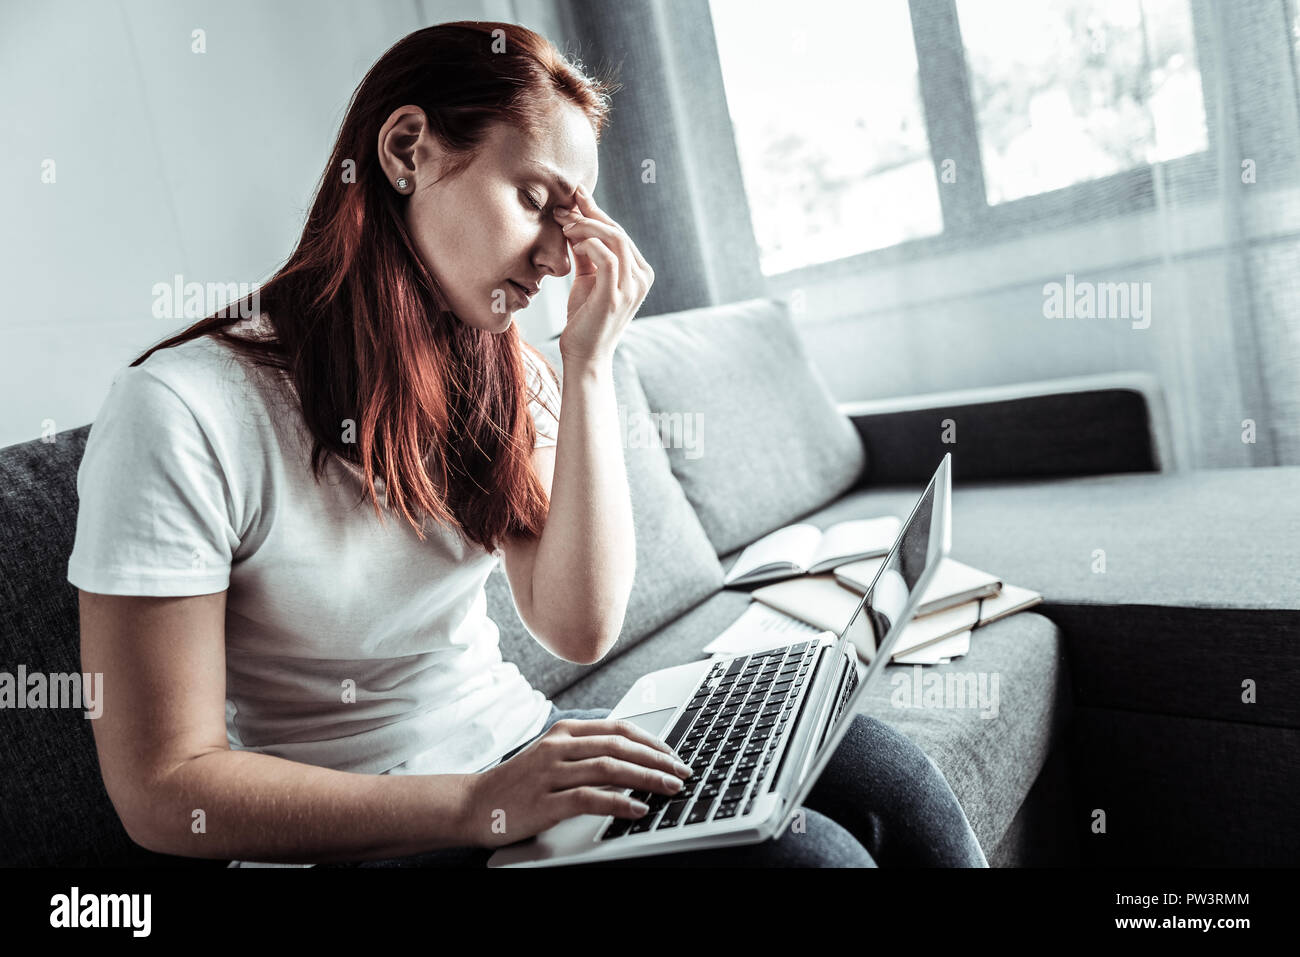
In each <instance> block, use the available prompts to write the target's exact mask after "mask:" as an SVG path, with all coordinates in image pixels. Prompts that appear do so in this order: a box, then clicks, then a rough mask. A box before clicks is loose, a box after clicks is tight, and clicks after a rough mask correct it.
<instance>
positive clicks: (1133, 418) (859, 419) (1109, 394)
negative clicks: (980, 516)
mask: <svg viewBox="0 0 1300 957" xmlns="http://www.w3.org/2000/svg"><path fill="white" fill-rule="evenodd" d="M839 408H840V411H841V412H843V413H844V414H845V415H847V416H848V417H849V418H850V419H851V420H852V421H853V424H854V426H855V427H856V428H857V430H858V434H859V435H860V436H861V437H862V442H863V445H864V446H865V447H866V451H867V467H866V469H865V470H864V472H863V477H862V480H861V482H862V484H865V483H870V484H873V485H888V484H915V483H920V482H925V481H926V480H927V479H928V478H929V477H930V476H931V475H932V474H933V473H934V469H935V466H936V465H937V464H938V462H939V460H940V459H941V458H942V457H943V454H944V453H945V452H951V453H952V458H953V477H954V478H961V479H965V480H967V481H975V480H981V479H1009V478H1035V477H1044V476H1064V475H1098V474H1108V473H1114V472H1159V471H1167V470H1169V469H1172V468H1174V462H1173V456H1172V446H1171V443H1170V441H1169V425H1168V416H1167V412H1166V409H1165V403H1164V397H1163V394H1162V392H1161V389H1160V386H1159V383H1158V382H1157V381H1156V379H1155V377H1154V376H1152V375H1150V374H1149V373H1145V372H1115V373H1105V374H1102V375H1090V376H1078V377H1074V378H1068V379H1052V380H1047V381H1043V382H1026V383H1020V384H1016V385H1007V386H988V387H984V388H979V389H963V390H960V391H954V392H935V393H930V394H927V395H916V396H905V397H902V398H898V399H871V400H867V401H862V402H844V403H840V405H839ZM945 438H947V439H948V441H945Z"/></svg>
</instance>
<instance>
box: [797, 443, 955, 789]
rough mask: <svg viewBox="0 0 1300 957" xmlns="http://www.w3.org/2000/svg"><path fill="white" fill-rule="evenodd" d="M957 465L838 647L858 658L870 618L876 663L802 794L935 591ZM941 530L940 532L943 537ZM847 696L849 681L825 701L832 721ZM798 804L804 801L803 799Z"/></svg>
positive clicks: (926, 500)
mask: <svg viewBox="0 0 1300 957" xmlns="http://www.w3.org/2000/svg"><path fill="white" fill-rule="evenodd" d="M951 461H952V457H951V455H945V456H944V457H943V461H942V462H940V463H939V467H938V469H937V470H936V471H935V473H934V476H933V477H932V478H931V479H930V484H929V485H928V486H927V487H926V489H925V491H924V492H923V493H922V494H921V497H920V499H918V501H917V503H916V506H915V508H913V510H912V514H911V515H910V516H908V519H907V521H906V522H904V523H903V527H902V529H901V531H900V532H899V534H898V538H897V539H896V540H895V541H894V546H893V548H892V549H891V550H890V552H889V554H888V555H887V556H886V557H885V560H884V562H883V563H882V564H881V566H880V570H879V571H878V572H877V573H876V578H875V580H874V581H873V582H872V583H871V586H870V587H869V588H868V589H867V593H866V594H865V595H863V596H862V600H861V601H860V602H859V603H858V607H857V608H856V609H855V610H854V612H853V615H852V616H851V617H850V618H849V620H848V622H847V623H846V624H845V626H844V630H843V631H842V632H840V637H839V640H838V641H837V642H836V643H835V646H834V652H835V654H834V656H833V657H832V658H831V659H830V660H831V661H839V660H842V658H843V657H844V655H845V653H846V651H847V653H848V654H849V655H851V656H854V660H856V654H857V652H856V651H855V650H854V648H853V647H852V645H851V642H850V638H849V636H850V634H853V633H854V629H855V628H856V627H858V624H859V623H858V619H859V617H862V616H865V617H866V619H867V623H868V624H869V625H870V631H872V632H873V633H874V634H875V639H876V653H875V655H873V656H872V659H871V663H870V665H869V666H868V667H867V670H866V671H865V673H863V675H862V677H861V678H860V680H859V681H858V684H857V687H856V688H855V689H854V690H853V692H852V695H851V697H849V700H847V701H845V707H844V710H843V711H842V712H841V713H840V716H839V720H838V721H836V722H835V723H834V724H833V725H831V724H830V722H829V721H827V722H826V724H827V727H826V733H825V734H823V735H822V736H821V738H820V741H819V743H818V746H817V747H816V748H814V749H812V751H811V752H810V754H809V760H808V762H807V763H806V764H805V766H804V767H805V771H806V772H811V774H810V775H809V776H808V777H801V785H800V787H799V791H801V792H806V790H807V789H808V788H810V787H811V786H812V781H813V780H815V778H816V775H817V774H819V773H820V771H821V768H822V767H824V766H825V762H826V761H827V760H828V759H829V757H830V752H832V751H833V750H834V748H835V747H836V746H838V744H839V742H840V740H841V739H842V738H843V736H844V732H845V731H846V730H847V728H848V725H849V723H850V722H851V721H852V720H853V716H854V714H855V713H856V712H857V710H858V709H857V703H858V701H859V699H860V698H861V695H862V692H863V689H864V688H865V687H866V686H867V685H868V684H869V683H870V681H871V679H872V677H873V676H874V675H875V674H876V672H878V671H879V670H880V669H881V668H883V667H884V666H885V665H886V664H888V663H889V658H890V656H891V655H892V653H893V647H894V645H895V644H896V643H897V641H898V636H899V635H900V634H901V633H902V631H903V630H904V628H905V627H906V626H907V623H908V621H910V620H911V618H912V614H913V612H914V611H915V609H916V606H917V605H918V604H920V597H921V591H923V590H924V589H925V588H927V587H929V583H930V580H931V579H932V578H933V576H934V568H935V566H937V565H938V564H939V562H940V561H941V560H942V558H943V555H944V554H946V553H947V551H948V548H949V540H950V537H951V529H950V522H951V519H950V514H951V513H950V508H951V505H950V502H951V489H952V478H951ZM936 531H938V532H939V533H940V535H939V536H938V538H937V539H936V536H935V532H936ZM846 677H847V672H846ZM846 694H848V689H847V683H846V684H845V685H842V686H841V687H840V688H839V689H835V690H834V692H833V693H831V694H829V695H828V696H827V697H826V698H825V700H824V701H823V707H824V708H825V711H824V712H823V713H824V715H825V716H826V717H827V718H828V717H829V715H830V714H831V713H833V709H834V708H835V707H836V706H838V704H839V702H840V701H841V700H843V699H844V697H845V695H846ZM823 720H824V719H823ZM810 778H811V780H810ZM798 800H802V797H800V798H798Z"/></svg>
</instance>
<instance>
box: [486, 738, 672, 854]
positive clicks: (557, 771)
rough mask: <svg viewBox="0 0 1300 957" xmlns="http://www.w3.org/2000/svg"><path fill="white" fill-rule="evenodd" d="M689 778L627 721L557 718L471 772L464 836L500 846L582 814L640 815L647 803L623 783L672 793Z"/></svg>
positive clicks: (663, 746)
mask: <svg viewBox="0 0 1300 957" xmlns="http://www.w3.org/2000/svg"><path fill="white" fill-rule="evenodd" d="M689 776H690V769H689V768H687V767H686V765H684V764H682V763H681V762H680V761H678V760H677V759H676V758H675V757H674V756H673V754H672V752H671V750H670V749H669V748H668V746H667V745H666V744H665V743H664V742H663V741H660V740H659V739H658V738H656V737H655V736H654V735H652V734H650V733H649V732H647V731H645V730H644V729H642V728H639V727H637V726H636V725H635V724H632V723H631V722H629V721H618V720H612V719H609V718H601V719H596V720H580V719H572V718H570V719H565V720H563V721H557V722H556V723H555V724H554V725H552V726H551V728H550V729H549V730H548V731H547V732H546V734H544V735H542V736H541V737H540V738H538V739H537V740H536V741H534V742H533V743H532V744H531V745H529V746H528V747H527V748H525V749H524V750H522V751H520V752H519V753H518V754H516V755H515V756H514V757H512V758H511V759H510V760H509V761H505V762H503V763H502V764H498V765H497V766H496V767H494V768H492V769H491V770H489V771H484V772H483V773H482V774H477V775H473V776H472V778H471V783H470V784H469V793H468V795H467V800H466V802H465V805H466V816H467V821H466V824H465V833H466V837H467V839H468V841H469V843H470V844H472V845H474V846H476V847H499V846H501V845H504V844H513V843H514V842H515V841H522V840H524V839H525V838H528V837H532V836H533V835H534V834H537V833H539V832H541V831H544V830H546V829H547V828H549V827H552V826H554V825H556V824H558V823H560V822H561V821H563V820H566V819H568V818H571V817H577V816H578V815H580V814H596V815H602V816H604V815H613V816H614V817H622V818H633V819H635V818H639V817H640V816H641V815H642V814H644V813H645V810H644V809H645V807H646V806H645V805H644V804H641V803H640V802H637V801H634V800H633V798H632V797H631V796H630V795H627V794H624V793H623V789H625V788H632V789H633V790H635V791H652V792H656V793H659V794H666V795H672V794H676V793H677V792H678V791H679V790H681V787H682V783H681V782H682V780H684V779H685V778H687V777H689ZM607 789H612V790H607Z"/></svg>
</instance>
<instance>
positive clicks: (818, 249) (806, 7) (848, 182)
mask: <svg viewBox="0 0 1300 957" xmlns="http://www.w3.org/2000/svg"><path fill="white" fill-rule="evenodd" d="M1193 2H1194V0H1052V2H1045V0H996V2H994V0H872V2H870V3H860V2H850V0H840V2H831V0H803V2H801V3H799V4H798V5H795V6H790V5H788V4H787V3H785V2H780V3H778V2H776V0H749V2H746V0H711V2H710V11H711V14H712V17H713V27H714V36H715V38H716V42H717V46H718V56H719V61H720V64H721V69H722V77H723V84H724V87H725V90H726V96H727V105H728V109H729V110H730V113H731V120H732V126H733V130H734V134H735V139H736V150H737V154H738V155H739V158H740V166H741V172H742V175H743V176H744V180H745V191H746V194H747V196H748V199H749V206H750V215H751V219H752V221H753V223H754V232H755V237H756V239H757V243H758V247H759V255H760V262H761V267H762V271H763V273H764V275H766V276H774V275H777V274H781V273H788V272H792V271H795V270H800V269H805V268H808V267H811V266H816V265H820V264H827V263H841V262H843V263H844V268H849V267H850V265H852V264H854V263H857V264H860V261H859V257H861V256H862V255H863V254H866V253H874V254H875V256H873V257H872V258H873V259H874V258H876V257H877V256H885V257H886V258H888V257H892V256H893V255H894V254H896V253H897V254H901V253H902V252H903V251H904V249H908V248H911V247H913V246H915V245H918V244H920V245H926V246H931V247H934V248H954V247H957V246H960V245H962V244H967V243H971V242H976V241H988V240H989V239H991V238H994V237H995V236H997V235H1003V234H1007V233H1010V232H1015V231H1023V230H1025V229H1033V228H1040V227H1041V226H1042V225H1043V223H1045V222H1048V221H1059V220H1060V218H1061V217H1062V215H1063V214H1068V215H1071V216H1075V215H1077V211H1078V209H1082V208H1087V209H1090V210H1094V211H1096V213H1097V215H1104V214H1106V211H1107V209H1108V202H1110V203H1111V204H1112V205H1113V204H1114V203H1118V202H1122V203H1123V204H1125V207H1126V208H1127V209H1130V210H1131V209H1133V208H1136V207H1137V206H1140V205H1141V204H1142V203H1144V202H1148V201H1151V200H1150V197H1151V196H1152V192H1151V189H1152V187H1151V164H1152V163H1155V162H1171V161H1173V162H1178V161H1182V162H1195V163H1204V162H1205V156H1206V150H1207V149H1208V143H1209V139H1210V137H1209V135H1208V131H1207V120H1206V108H1205V103H1204V96H1203V93H1202V78H1201V73H1200V69H1199V66H1198V63H1197V57H1196V43H1195V35H1194V31H1193V20H1192V9H1191V7H1192V4H1193ZM1297 35H1298V36H1300V26H1298V27H1297ZM1298 42H1300V41H1298ZM963 58H964V61H963ZM918 64H919V66H918ZM922 71H924V72H922ZM941 173H942V174H943V175H940V174H941ZM949 176H951V179H949V178H946V177H949ZM1103 180H1104V181H1105V182H1104V183H1103V182H1101V181H1103ZM941 182H942V185H941ZM1087 190H1092V191H1093V192H1092V193H1090V194H1089V197H1090V198H1091V200H1096V201H1087V202H1085V201H1084V200H1085V198H1086V197H1084V196H1083V195H1076V194H1079V193H1081V191H1087ZM1097 190H1102V191H1103V192H1102V193H1098V192H1097ZM1047 194H1051V195H1050V196H1049V195H1047ZM1099 197H1102V199H1099ZM895 247H898V248H895ZM886 250H888V252H885V251H886ZM847 261H852V262H847ZM836 268H839V267H836Z"/></svg>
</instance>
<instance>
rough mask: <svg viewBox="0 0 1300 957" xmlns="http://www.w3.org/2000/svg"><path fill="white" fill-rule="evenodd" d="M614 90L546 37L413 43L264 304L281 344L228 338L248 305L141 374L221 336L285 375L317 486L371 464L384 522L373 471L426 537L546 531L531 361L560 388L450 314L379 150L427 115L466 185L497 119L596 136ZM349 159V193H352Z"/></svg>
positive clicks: (349, 133) (379, 84) (341, 145)
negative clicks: (565, 122)
mask: <svg viewBox="0 0 1300 957" xmlns="http://www.w3.org/2000/svg"><path fill="white" fill-rule="evenodd" d="M616 88H617V87H616V86H615V85H613V84H612V83H610V82H608V81H605V80H593V79H591V78H589V77H587V76H586V75H585V74H584V73H583V72H582V68H581V64H575V63H571V62H570V61H569V60H567V59H565V58H564V57H563V56H562V55H561V54H560V53H559V51H558V50H556V48H555V47H554V46H553V45H552V44H551V43H550V41H548V40H546V39H545V38H544V37H541V36H539V35H538V34H536V33H534V32H532V31H531V30H527V29H525V28H523V27H521V26H517V25H515V24H510V23H492V22H458V23H444V24H439V25H437V26H432V27H426V28H425V29H422V30H417V31H416V32H414V33H412V34H410V35H409V36H407V37H405V38H403V39H402V40H400V41H398V42H397V43H396V44H394V45H393V46H392V47H391V48H390V49H389V50H388V51H387V52H386V53H384V55H383V56H382V57H380V58H379V60H378V61H377V62H376V63H375V65H374V66H373V67H371V69H370V71H369V72H368V73H367V74H366V76H365V79H363V80H362V81H361V85H360V86H359V87H358V88H357V90H356V92H355V93H354V94H353V96H352V100H351V102H350V103H349V105H348V110H347V115H346V116H345V118H344V120H343V125H342V127H341V128H340V130H339V134H338V138H337V140H336V141H335V144H334V150H333V153H332V154H331V156H330V161H329V165H328V166H327V167H326V169H325V172H324V174H323V175H322V176H321V179H320V183H319V185H318V186H317V190H316V195H315V198H314V199H313V201H312V206H311V211H310V213H309V215H308V217H307V223H306V226H305V227H304V228H303V233H302V238H301V239H300V240H299V242H298V246H297V248H296V249H295V250H294V252H293V255H291V256H290V257H289V259H288V261H287V262H286V263H285V265H284V266H283V267H282V268H281V269H280V270H279V271H278V272H277V273H276V274H275V275H274V276H273V277H272V278H271V279H270V280H268V281H267V282H266V283H265V284H263V285H262V286H261V287H260V288H259V289H258V290H257V292H256V293H255V294H253V295H256V296H257V297H259V298H260V306H261V309H262V310H263V311H265V312H267V314H268V316H269V318H270V321H271V324H272V326H273V328H274V332H275V336H274V338H273V339H267V340H261V341H259V340H250V339H244V338H240V337H237V336H235V335H234V334H232V333H231V332H229V331H228V330H226V328H225V327H226V326H228V325H230V324H231V323H233V322H236V321H238V319H239V318H240V315H241V313H242V314H243V315H245V316H246V315H248V314H249V312H248V308H249V307H248V306H246V305H245V306H244V307H243V308H236V306H234V305H231V306H227V307H226V308H225V309H223V310H221V311H220V312H218V313H216V314H214V315H212V316H209V317H207V318H205V319H203V320H201V321H199V322H197V323H195V324H194V325H193V326H191V327H189V328H188V329H186V330H185V331H183V332H181V333H179V334H178V335H175V336H173V337H172V338H170V339H166V340H164V341H163V342H161V343H159V344H158V345H155V346H153V347H152V348H151V349H149V350H148V351H147V352H145V353H144V354H143V355H141V356H140V357H139V358H138V359H136V360H135V361H134V362H132V363H131V365H133V366H134V365H139V364H140V363H141V362H144V361H145V360H146V359H147V358H149V356H150V355H152V354H153V353H154V352H155V351H156V350H158V349H166V348H169V347H171V346H174V345H179V344H180V343H183V342H187V341H189V340H191V339H196V338H199V337H201V336H204V335H211V336H213V337H214V338H216V339H219V340H221V341H223V342H226V343H227V344H228V345H230V346H231V347H232V348H233V349H235V350H236V351H237V352H239V353H241V354H243V355H245V356H247V357H249V358H250V359H252V360H253V361H254V362H256V363H257V364H259V365H264V366H269V367H272V368H275V369H279V370H282V371H283V373H284V374H285V375H286V376H287V377H288V378H289V379H290V380H291V382H292V384H293V386H294V387H295V388H296V391H297V395H298V398H299V401H300V404H301V407H302V413H303V418H304V419H305V421H306V425H307V428H308V429H309V430H310V432H311V434H312V436H313V439H314V442H313V447H312V458H311V466H312V473H313V475H314V476H315V478H316V480H317V481H318V482H319V480H320V475H321V472H322V470H323V468H324V464H325V460H326V457H327V456H329V455H337V456H339V457H340V458H342V459H344V460H345V461H347V462H350V463H352V464H353V465H355V466H359V468H360V470H361V471H362V473H363V474H364V476H365V488H364V489H363V492H362V498H364V497H366V496H367V495H368V496H369V498H370V500H371V502H372V503H373V504H374V508H375V513H376V514H377V515H378V516H379V518H380V520H381V521H382V520H383V513H382V511H381V510H380V508H379V502H378V497H377V494H376V491H375V487H374V479H375V477H376V476H377V475H378V476H383V478H384V484H385V494H386V497H387V503H388V505H389V507H391V508H393V509H394V510H395V511H398V512H400V513H401V514H402V516H403V517H404V518H405V519H406V520H407V521H408V522H409V523H410V524H411V526H412V527H413V528H414V529H415V531H416V534H417V535H418V536H419V537H420V539H421V540H423V539H424V534H423V531H422V530H421V525H422V517H421V516H420V513H423V514H424V515H429V516H432V517H433V518H434V519H435V520H436V521H438V522H439V523H442V524H445V525H448V526H450V527H452V528H455V529H457V530H458V531H460V533H461V534H463V535H464V536H465V537H466V538H467V539H469V540H471V541H473V542H476V543H478V544H479V545H480V546H482V547H483V548H484V550H485V551H488V552H491V551H492V550H493V549H494V548H495V547H496V543H498V542H499V541H500V540H501V539H502V538H503V537H504V536H505V535H507V534H510V535H517V534H531V535H539V534H541V530H542V528H543V526H544V523H545V520H546V514H547V510H548V508H549V502H548V501H547V498H546V492H545V489H544V488H543V487H542V485H541V482H540V480H539V479H538V478H537V475H536V473H535V472H534V470H533V468H532V452H533V447H534V444H535V442H536V427H535V425H534V422H533V419H532V416H531V415H530V414H529V411H528V401H529V398H530V397H529V396H527V395H526V394H525V392H526V385H527V375H526V370H525V365H524V356H523V351H522V350H523V349H528V350H529V351H530V352H532V354H533V355H534V356H536V357H537V359H538V362H539V364H540V365H541V366H543V367H545V368H546V370H547V371H548V372H549V373H550V375H551V377H552V379H553V380H555V381H556V383H557V384H558V381H559V380H558V377H556V375H555V372H554V370H553V369H551V367H550V365H549V363H547V362H546V360H545V358H544V357H542V355H541V353H539V352H537V350H535V349H533V348H532V347H531V346H529V345H528V344H527V343H525V342H524V341H523V340H522V339H521V338H520V336H519V331H518V329H517V328H516V327H515V326H514V325H513V324H512V325H511V327H510V328H509V329H508V330H507V331H506V332H504V333H500V334H496V333H491V332H488V331H486V330H483V329H478V328H475V327H473V326H470V325H469V324H468V323H464V322H461V321H460V320H459V319H457V318H456V317H455V316H454V315H453V314H452V313H451V312H450V311H449V309H448V307H447V305H446V299H445V297H444V295H443V294H442V292H441V290H440V289H439V287H438V283H437V282H436V281H435V280H434V278H433V276H432V274H431V273H430V272H429V270H428V269H426V268H425V266H424V264H423V262H422V261H421V259H420V257H419V255H418V253H417V251H416V248H415V245H414V243H413V242H412V239H411V236H410V235H409V234H408V232H407V230H406V225H405V221H404V219H403V209H404V203H405V202H406V198H405V197H404V196H402V195H400V194H398V193H396V192H395V191H394V190H393V189H391V187H390V186H389V183H388V181H387V178H386V177H385V176H384V173H383V170H382V169H381V168H380V166H379V161H378V155H377V151H378V147H377V140H378V137H379V129H380V127H381V126H382V125H383V124H384V122H385V121H386V120H387V119H388V117H389V116H390V115H391V114H392V112H393V111H394V110H396V109H397V108H398V107H401V106H405V105H407V104H413V105H415V106H418V107H420V108H421V109H422V110H424V113H425V115H426V116H427V117H428V120H429V128H430V130H431V132H433V133H434V135H436V136H437V137H438V139H439V140H440V141H441V142H442V143H443V144H444V145H445V146H446V148H447V149H448V150H449V151H451V152H452V154H453V155H457V156H459V157H460V160H459V161H458V162H457V163H456V166H455V169H454V170H453V172H452V174H451V175H454V173H455V172H456V171H458V170H462V169H464V168H465V167H466V166H468V165H469V164H470V163H471V162H472V161H473V159H474V157H475V155H476V154H477V150H478V148H479V147H480V145H481V143H482V141H483V139H484V137H485V136H486V135H487V133H488V124H490V123H492V122H506V123H511V124H515V125H517V126H518V127H520V128H522V129H525V130H532V129H536V128H538V126H539V124H541V123H543V122H545V117H546V114H547V111H548V108H549V107H550V106H551V105H552V104H553V103H554V101H555V98H556V97H562V98H564V99H566V100H567V101H568V102H570V103H573V104H575V105H577V106H578V107H579V108H580V109H582V110H583V112H584V113H585V114H586V116H587V117H588V119H589V120H590V122H591V123H592V126H593V128H594V129H595V133H596V138H597V140H599V139H600V136H601V134H602V132H603V131H604V128H605V124H606V122H607V119H608V113H609V108H610V104H609V95H610V94H611V93H612V92H614V90H615V89H616ZM349 161H351V163H353V164H355V182H345V181H344V176H343V172H344V170H345V169H348V168H350V166H349V165H345V164H348V163H349ZM248 298H250V299H251V296H250V297H248ZM245 302H247V300H245ZM254 302H256V300H254ZM551 411H552V412H554V411H555V410H551ZM347 419H351V420H352V421H353V422H354V423H355V433H356V442H355V443H345V442H344V441H343V440H342V431H343V422H344V420H347Z"/></svg>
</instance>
